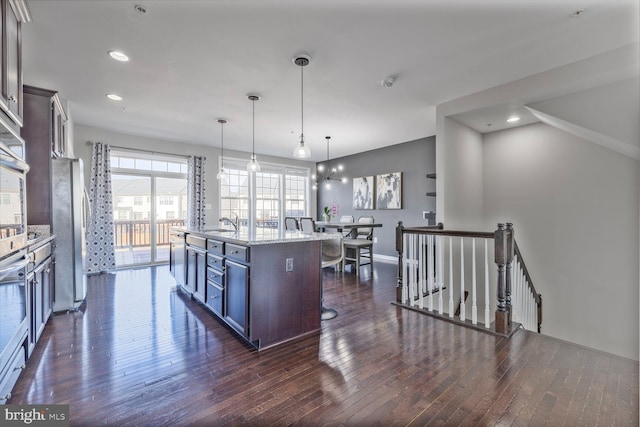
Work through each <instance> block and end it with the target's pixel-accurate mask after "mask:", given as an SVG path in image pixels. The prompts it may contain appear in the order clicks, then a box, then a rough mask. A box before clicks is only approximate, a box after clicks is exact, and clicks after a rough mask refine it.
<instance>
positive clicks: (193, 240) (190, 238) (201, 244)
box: [187, 234, 207, 249]
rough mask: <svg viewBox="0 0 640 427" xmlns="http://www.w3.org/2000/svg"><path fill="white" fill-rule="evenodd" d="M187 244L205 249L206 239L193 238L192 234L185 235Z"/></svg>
mask: <svg viewBox="0 0 640 427" xmlns="http://www.w3.org/2000/svg"><path fill="white" fill-rule="evenodd" d="M187 244H188V245H191V246H196V247H198V248H201V249H207V239H205V238H204V237H200V236H194V235H193V234H187Z"/></svg>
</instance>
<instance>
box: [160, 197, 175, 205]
mask: <svg viewBox="0 0 640 427" xmlns="http://www.w3.org/2000/svg"><path fill="white" fill-rule="evenodd" d="M159 200H160V204H161V205H165V206H169V205H173V197H172V196H160V199H159Z"/></svg>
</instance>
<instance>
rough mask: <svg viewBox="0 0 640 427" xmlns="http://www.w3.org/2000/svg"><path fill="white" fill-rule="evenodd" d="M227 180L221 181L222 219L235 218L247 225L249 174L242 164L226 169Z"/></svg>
mask: <svg viewBox="0 0 640 427" xmlns="http://www.w3.org/2000/svg"><path fill="white" fill-rule="evenodd" d="M225 171H226V172H227V179H226V180H220V181H219V182H220V218H222V217H226V218H235V215H238V218H240V224H242V225H245V226H246V225H247V224H248V220H249V173H248V172H247V169H246V166H244V167H241V165H240V164H235V165H233V168H232V166H231V165H229V168H228V169H227V167H225Z"/></svg>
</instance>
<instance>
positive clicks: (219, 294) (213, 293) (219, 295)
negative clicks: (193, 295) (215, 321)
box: [207, 282, 224, 317]
mask: <svg viewBox="0 0 640 427" xmlns="http://www.w3.org/2000/svg"><path fill="white" fill-rule="evenodd" d="M223 296H224V289H222V288H220V287H218V286H216V285H214V284H213V283H211V282H207V305H208V306H209V307H210V308H211V310H212V311H213V312H214V313H216V314H217V315H218V316H220V317H222V316H224V313H223V312H222V308H223V307H224V304H222V299H223Z"/></svg>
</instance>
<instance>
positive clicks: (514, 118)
mask: <svg viewBox="0 0 640 427" xmlns="http://www.w3.org/2000/svg"><path fill="white" fill-rule="evenodd" d="M518 121H520V117H518V116H511V117H509V118H508V119H507V123H515V122H518Z"/></svg>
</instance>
